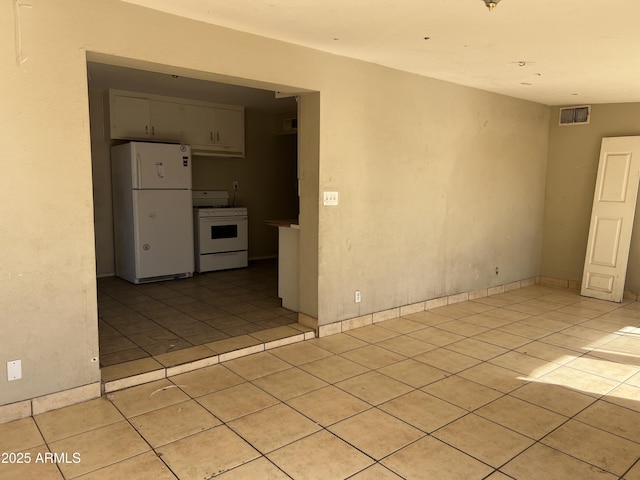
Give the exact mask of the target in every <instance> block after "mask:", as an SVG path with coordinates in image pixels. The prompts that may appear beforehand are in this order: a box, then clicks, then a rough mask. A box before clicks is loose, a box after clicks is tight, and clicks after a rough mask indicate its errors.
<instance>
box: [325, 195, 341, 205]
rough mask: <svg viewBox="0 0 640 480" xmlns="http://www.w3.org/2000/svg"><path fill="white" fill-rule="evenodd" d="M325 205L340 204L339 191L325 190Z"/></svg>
mask: <svg viewBox="0 0 640 480" xmlns="http://www.w3.org/2000/svg"><path fill="white" fill-rule="evenodd" d="M322 203H323V204H324V205H338V192H324V197H323V202H322Z"/></svg>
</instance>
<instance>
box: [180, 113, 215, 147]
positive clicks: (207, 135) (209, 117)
mask: <svg viewBox="0 0 640 480" xmlns="http://www.w3.org/2000/svg"><path fill="white" fill-rule="evenodd" d="M184 133H185V135H184V138H185V139H184V142H185V143H188V144H191V145H213V143H214V140H213V138H214V131H213V109H212V108H211V107H202V106H199V105H185V106H184Z"/></svg>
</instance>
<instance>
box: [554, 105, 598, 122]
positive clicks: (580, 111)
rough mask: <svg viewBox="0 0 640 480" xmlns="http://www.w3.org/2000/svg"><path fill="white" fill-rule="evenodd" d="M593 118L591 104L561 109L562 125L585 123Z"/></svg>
mask: <svg viewBox="0 0 640 480" xmlns="http://www.w3.org/2000/svg"><path fill="white" fill-rule="evenodd" d="M590 119H591V105H582V106H579V107H565V108H561V109H560V125H585V124H587V123H589V120H590Z"/></svg>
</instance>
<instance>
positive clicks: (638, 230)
mask: <svg viewBox="0 0 640 480" xmlns="http://www.w3.org/2000/svg"><path fill="white" fill-rule="evenodd" d="M558 115H559V107H555V108H553V109H552V110H551V125H550V128H549V160H548V166H547V171H548V173H547V187H546V195H545V220H544V243H543V245H544V246H543V256H542V270H541V274H542V275H544V276H548V277H555V278H561V279H565V280H575V281H581V280H582V271H583V267H584V258H585V253H586V249H587V236H588V234H589V221H590V219H591V207H592V203H593V193H594V188H595V183H596V175H597V170H598V158H599V154H600V143H601V142H602V138H603V137H620V136H626V135H640V104H638V103H633V104H608V105H593V106H592V108H591V119H590V122H589V124H586V125H573V126H562V127H561V126H559V125H558ZM638 225H640V212H638V211H636V217H635V222H634V229H633V231H634V233H633V234H632V238H631V252H630V254H629V265H628V270H627V280H626V286H625V288H626V289H630V290H632V291H635V292H638V291H640V241H639V240H638V235H640V227H639V226H638Z"/></svg>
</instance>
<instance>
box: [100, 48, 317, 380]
mask: <svg viewBox="0 0 640 480" xmlns="http://www.w3.org/2000/svg"><path fill="white" fill-rule="evenodd" d="M101 60H102V59H101ZM144 67H145V69H137V68H129V67H123V66H119V65H113V64H111V63H109V62H104V63H103V62H102V61H100V62H98V61H88V62H87V70H88V85H89V107H90V108H89V110H90V115H91V153H92V166H93V190H94V219H95V220H94V229H95V242H96V268H97V286H98V310H99V311H98V318H99V340H100V365H101V368H102V376H103V382H104V381H105V380H112V379H117V378H120V377H122V376H131V375H136V374H140V373H145V372H148V371H152V370H154V369H156V368H170V367H172V366H175V365H178V364H183V363H186V362H193V361H198V360H200V359H204V358H206V357H207V356H211V355H212V354H214V355H216V354H220V353H225V352H227V351H231V350H233V349H237V348H249V347H251V346H252V345H256V344H258V343H260V344H262V343H265V342H270V341H274V340H277V339H278V338H287V337H290V336H299V335H300V334H302V335H303V336H304V335H309V333H310V332H311V333H312V332H313V330H312V329H311V328H309V327H304V326H302V325H300V324H298V321H297V320H298V312H296V311H292V310H289V309H286V308H283V307H282V304H281V300H280V298H279V297H278V287H277V286H278V261H277V255H278V232H277V229H276V228H274V227H273V226H270V225H269V224H268V222H267V221H268V220H273V219H279V218H282V219H291V218H298V217H299V212H300V200H301V195H302V192H300V191H299V180H298V177H299V168H298V167H299V163H300V161H301V160H302V159H301V158H298V143H297V131H298V128H297V127H298V122H297V116H298V103H297V98H296V97H295V96H286V95H284V96H283V95H276V94H275V92H276V89H275V88H274V89H267V88H258V87H259V86H260V85H259V82H253V83H255V86H248V85H246V83H251V82H243V84H242V85H239V84H234V83H226V81H230V80H228V79H226V81H225V82H222V81H220V82H219V81H213V80H204V79H201V78H194V77H190V76H188V75H187V76H185V75H184V72H181V75H175V74H168V73H164V72H163V73H160V71H157V70H155V69H153V68H151V69H146V67H147V65H146V64H145V65H144ZM200 73H201V72H200ZM110 89H116V90H124V91H132V92H140V93H147V94H151V95H162V96H170V97H178V98H186V99H190V100H196V101H208V102H216V103H221V104H229V105H238V106H242V107H244V108H245V142H246V154H245V157H244V158H228V157H216V156H206V157H205V156H202V157H199V156H197V155H194V156H193V158H192V163H193V169H192V173H193V189H194V190H227V191H230V193H231V194H233V195H234V197H235V202H236V204H237V205H242V206H245V207H247V209H248V212H249V222H250V223H249V266H248V267H246V268H240V269H233V270H222V271H213V272H203V273H196V274H194V277H192V278H188V279H180V280H169V281H163V282H154V283H148V284H141V285H134V284H131V283H129V282H127V281H125V280H123V279H121V278H119V277H116V276H115V267H114V264H115V260H114V247H113V235H114V230H113V229H114V226H113V219H112V218H113V217H112V209H111V173H110V147H111V145H112V144H113V143H114V142H116V140H112V138H111V136H110V129H109V111H108V95H109V93H108V92H109V90H110ZM292 126H295V128H292ZM287 127H288V128H287ZM301 128H304V127H303V126H301ZM120 141H123V140H120ZM308 193H309V194H313V192H308ZM316 194H317V192H316ZM121 372H126V374H124V373H121Z"/></svg>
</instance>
